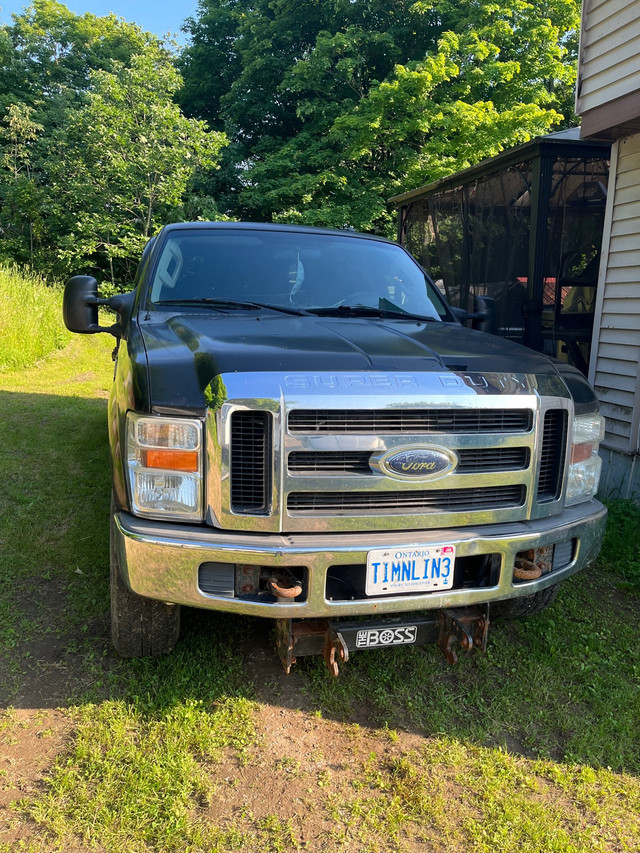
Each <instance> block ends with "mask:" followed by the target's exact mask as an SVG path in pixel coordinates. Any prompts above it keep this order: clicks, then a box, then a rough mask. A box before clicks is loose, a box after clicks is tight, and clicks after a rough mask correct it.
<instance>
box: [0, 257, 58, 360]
mask: <svg viewBox="0 0 640 853" xmlns="http://www.w3.org/2000/svg"><path fill="white" fill-rule="evenodd" d="M69 339H70V334H69V332H67V330H66V329H65V328H64V325H63V322H62V290H61V288H59V287H54V286H51V285H47V284H46V283H45V282H44V281H43V280H42V279H40V278H38V277H37V276H35V275H32V274H30V273H26V272H23V271H19V270H17V269H8V268H6V267H0V370H1V369H3V368H21V367H27V366H29V365H30V364H33V363H34V362H35V361H37V360H38V359H40V358H43V357H44V356H46V355H49V353H51V352H53V351H54V350H57V349H62V347H64V346H65V345H66V344H67V342H68V341H69Z"/></svg>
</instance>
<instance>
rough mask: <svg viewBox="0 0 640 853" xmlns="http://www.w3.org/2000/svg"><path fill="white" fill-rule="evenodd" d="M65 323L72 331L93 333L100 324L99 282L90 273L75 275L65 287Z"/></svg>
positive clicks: (63, 310) (63, 313) (84, 333)
mask: <svg viewBox="0 0 640 853" xmlns="http://www.w3.org/2000/svg"><path fill="white" fill-rule="evenodd" d="M62 316H63V318H64V324H65V326H66V327H67V329H69V331H70V332H77V333H78V334H80V335H92V334H94V333H95V332H100V331H102V330H101V329H100V326H99V325H98V282H97V281H96V280H95V278H93V277H92V276H90V275H74V276H73V278H70V279H69V281H68V282H67V284H66V287H65V289H64V299H63V302H62Z"/></svg>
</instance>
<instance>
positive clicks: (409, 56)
mask: <svg viewBox="0 0 640 853" xmlns="http://www.w3.org/2000/svg"><path fill="white" fill-rule="evenodd" d="M199 9H200V11H199V15H198V16H197V17H196V18H194V19H191V20H189V21H188V22H187V25H188V29H189V31H190V33H191V44H190V45H189V46H188V47H187V49H186V50H185V51H184V53H183V55H182V57H181V60H180V62H181V69H182V72H183V75H184V78H185V87H184V89H183V91H182V93H181V95H180V98H181V103H182V105H183V107H184V108H185V110H186V111H187V112H189V113H190V114H192V115H202V116H207V117H208V118H210V119H211V120H215V121H216V123H217V126H218V127H219V128H221V129H224V130H226V132H227V133H228V135H229V136H230V138H231V139H232V140H233V143H232V146H230V149H229V152H228V153H229V155H231V154H232V153H233V155H234V158H233V160H232V159H229V160H228V161H227V162H226V164H225V167H224V169H223V170H222V171H221V173H220V176H219V180H218V186H217V190H218V192H219V195H220V197H221V198H223V199H224V200H225V202H226V203H227V204H228V206H229V209H230V212H233V213H237V214H240V215H247V216H250V217H256V218H259V219H275V220H278V219H285V220H294V221H300V222H306V223H309V224H321V225H344V224H350V225H354V226H355V227H357V228H363V229H365V230H367V229H377V230H385V229H386V230H388V229H389V228H390V222H391V214H390V211H389V208H388V205H387V204H386V199H387V198H388V197H389V196H390V195H392V194H394V193H396V192H399V191H402V190H404V189H409V188H411V187H415V186H418V185H420V184H424V183H427V182H429V181H432V180H435V179H437V178H439V177H441V176H442V175H445V174H449V173H451V172H453V171H456V170H457V169H460V168H464V167H465V166H468V165H470V164H472V163H475V162H478V161H479V160H482V159H484V158H486V157H489V156H492V155H494V154H496V153H498V152H499V151H501V150H504V149H505V148H507V147H510V146H512V145H514V144H517V143H520V142H524V141H527V140H528V139H530V138H532V137H533V136H535V135H539V134H543V133H546V132H548V131H549V130H551V129H553V128H554V127H556V126H560V125H566V124H567V123H571V121H572V119H573V111H572V107H571V101H572V96H573V85H574V82H575V59H576V52H577V26H578V19H579V1H578V0H549V2H547V3H545V4H542V3H540V2H539V0H537V2H534V0H499V2H496V1H495V0H457V2H451V0H425V2H423V1H422V0H418V2H415V0H384V1H383V2H382V0H329V2H328V1H327V0H315V2H310V3H304V4H300V3H296V2H293V0H275V1H274V0H255V2H251V3H249V2H248V0H200V7H199ZM207 68H210V69H211V70H212V73H211V74H207V73H206V69H207ZM218 72H220V73H218ZM214 113H215V118H214V115H213V114H214ZM229 188H231V189H232V191H231V192H229Z"/></svg>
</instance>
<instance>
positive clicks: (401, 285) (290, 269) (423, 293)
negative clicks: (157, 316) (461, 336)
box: [150, 229, 448, 320]
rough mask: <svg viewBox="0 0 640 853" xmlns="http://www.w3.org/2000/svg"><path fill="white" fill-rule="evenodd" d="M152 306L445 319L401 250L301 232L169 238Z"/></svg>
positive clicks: (430, 290) (436, 299)
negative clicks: (375, 313) (196, 305)
mask: <svg viewBox="0 0 640 853" xmlns="http://www.w3.org/2000/svg"><path fill="white" fill-rule="evenodd" d="M150 300H151V302H152V303H155V304H158V305H160V304H162V303H164V304H176V303H177V302H180V301H184V302H185V303H193V302H194V301H195V302H198V301H199V300H204V301H203V302H202V304H203V305H211V306H213V307H218V308H220V309H221V310H230V309H232V308H233V306H234V304H235V305H237V307H243V306H242V303H244V307H247V305H248V304H249V303H252V304H253V305H254V306H255V307H256V308H258V307H260V306H264V307H269V308H275V309H277V308H280V309H289V311H290V310H291V309H292V308H293V309H298V310H297V311H295V312H293V313H298V312H299V313H306V312H311V313H313V312H318V313H323V314H327V313H332V310H333V309H335V313H336V315H337V316H340V315H341V314H344V313H346V312H347V308H354V307H355V308H369V309H376V310H377V311H379V312H380V313H381V314H385V315H387V314H396V313H397V314H410V315H413V316H419V317H427V318H431V319H435V320H437V319H442V318H447V319H448V311H447V308H446V306H445V305H444V302H443V301H442V300H441V298H440V296H439V294H438V293H437V291H436V290H435V288H434V287H433V285H432V284H431V283H430V282H429V281H428V280H427V279H426V278H425V275H424V273H423V271H422V270H421V269H420V267H419V266H418V264H416V263H415V261H413V260H412V258H411V257H410V256H409V255H408V254H407V253H406V252H405V251H404V250H403V249H401V248H400V247H399V246H396V245H394V244H393V243H384V242H378V241H375V240H363V239H358V238H354V237H348V236H342V235H340V234H337V235H331V234H329V235H327V234H312V233H305V232H296V231H271V230H265V231H257V230H256V231H251V230H241V229H238V230H225V229H220V230H215V229H211V230H206V229H202V230H199V229H192V230H187V229H185V230H184V231H176V232H172V233H170V234H169V235H168V237H167V239H166V241H165V243H164V247H163V249H162V251H161V254H160V257H159V259H158V262H157V264H156V268H155V273H154V275H153V279H152V282H151V291H150ZM363 313H364V312H363ZM369 313H371V311H370V312H369Z"/></svg>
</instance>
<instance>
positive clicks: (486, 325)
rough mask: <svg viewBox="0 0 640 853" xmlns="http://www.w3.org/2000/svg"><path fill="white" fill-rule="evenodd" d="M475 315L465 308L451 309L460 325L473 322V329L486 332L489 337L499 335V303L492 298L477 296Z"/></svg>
mask: <svg viewBox="0 0 640 853" xmlns="http://www.w3.org/2000/svg"><path fill="white" fill-rule="evenodd" d="M474 309H475V310H474V312H473V314H472V313H471V312H470V311H467V310H466V309H465V308H454V307H451V312H452V313H453V316H454V317H455V318H456V320H457V321H458V323H461V324H462V323H466V322H467V320H471V321H472V323H471V326H472V328H473V329H477V330H478V331H479V332H486V333H487V334H489V335H497V334H498V303H497V302H496V300H495V299H492V297H491V296H477V297H476V299H475V303H474Z"/></svg>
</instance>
